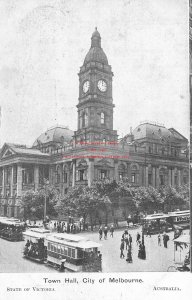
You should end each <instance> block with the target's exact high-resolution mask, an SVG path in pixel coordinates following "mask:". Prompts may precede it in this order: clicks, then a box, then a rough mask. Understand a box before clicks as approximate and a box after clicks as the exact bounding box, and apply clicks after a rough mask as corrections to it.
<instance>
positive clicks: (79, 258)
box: [46, 233, 102, 272]
mask: <svg viewBox="0 0 192 300" xmlns="http://www.w3.org/2000/svg"><path fill="white" fill-rule="evenodd" d="M46 243H47V263H48V264H49V265H51V266H53V267H55V268H57V269H60V270H62V271H65V272H100V271H101V270H102V255H101V253H100V251H98V248H99V247H100V246H101V245H100V244H98V243H96V242H92V241H90V240H88V239H87V238H86V237H81V236H78V235H71V234H67V233H55V234H51V235H48V236H47V237H46Z"/></svg>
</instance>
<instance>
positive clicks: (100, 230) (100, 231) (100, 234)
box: [99, 227, 103, 240]
mask: <svg viewBox="0 0 192 300" xmlns="http://www.w3.org/2000/svg"><path fill="white" fill-rule="evenodd" d="M102 236H103V230H102V227H100V228H99V239H100V240H101V239H102Z"/></svg>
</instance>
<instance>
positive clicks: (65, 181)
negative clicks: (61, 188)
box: [64, 172, 67, 183]
mask: <svg viewBox="0 0 192 300" xmlns="http://www.w3.org/2000/svg"><path fill="white" fill-rule="evenodd" d="M64 183H67V173H66V172H65V173H64Z"/></svg>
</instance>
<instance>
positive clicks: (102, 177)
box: [100, 170, 107, 179]
mask: <svg viewBox="0 0 192 300" xmlns="http://www.w3.org/2000/svg"><path fill="white" fill-rule="evenodd" d="M106 177H107V170H101V172H100V179H105V178H106Z"/></svg>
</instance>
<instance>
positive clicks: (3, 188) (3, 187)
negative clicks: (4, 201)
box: [2, 167, 5, 197]
mask: <svg viewBox="0 0 192 300" xmlns="http://www.w3.org/2000/svg"><path fill="white" fill-rule="evenodd" d="M2 185H3V186H2V197H5V167H3V182H2Z"/></svg>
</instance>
